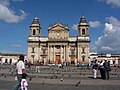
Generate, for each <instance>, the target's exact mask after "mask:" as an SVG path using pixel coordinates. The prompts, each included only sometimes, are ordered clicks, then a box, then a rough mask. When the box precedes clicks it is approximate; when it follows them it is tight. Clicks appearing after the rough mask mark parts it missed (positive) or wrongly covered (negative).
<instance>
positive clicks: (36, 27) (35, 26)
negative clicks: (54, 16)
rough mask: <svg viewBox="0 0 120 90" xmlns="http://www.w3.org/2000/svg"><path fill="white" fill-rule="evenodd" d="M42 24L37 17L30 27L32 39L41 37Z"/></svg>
mask: <svg viewBox="0 0 120 90" xmlns="http://www.w3.org/2000/svg"><path fill="white" fill-rule="evenodd" d="M40 29H41V27H40V24H39V19H38V17H35V18H34V20H33V22H32V24H31V26H30V37H40Z"/></svg>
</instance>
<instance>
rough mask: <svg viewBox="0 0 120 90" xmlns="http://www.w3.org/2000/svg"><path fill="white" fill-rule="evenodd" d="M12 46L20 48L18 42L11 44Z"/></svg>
mask: <svg viewBox="0 0 120 90" xmlns="http://www.w3.org/2000/svg"><path fill="white" fill-rule="evenodd" d="M11 46H12V47H17V48H21V47H22V46H21V45H20V44H11Z"/></svg>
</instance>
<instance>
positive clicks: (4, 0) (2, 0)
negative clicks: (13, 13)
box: [0, 0, 10, 6]
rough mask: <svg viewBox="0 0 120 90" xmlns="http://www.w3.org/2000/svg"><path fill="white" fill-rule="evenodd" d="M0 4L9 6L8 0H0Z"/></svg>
mask: <svg viewBox="0 0 120 90" xmlns="http://www.w3.org/2000/svg"><path fill="white" fill-rule="evenodd" d="M0 4H2V5H5V6H9V4H10V3H9V0H0Z"/></svg>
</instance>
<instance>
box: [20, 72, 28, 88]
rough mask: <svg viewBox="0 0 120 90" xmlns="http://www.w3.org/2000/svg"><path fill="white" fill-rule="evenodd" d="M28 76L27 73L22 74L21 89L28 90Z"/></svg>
mask: <svg viewBox="0 0 120 90" xmlns="http://www.w3.org/2000/svg"><path fill="white" fill-rule="evenodd" d="M26 76H27V74H26V73H23V74H22V80H21V90H28V88H27V86H28V83H27V80H26Z"/></svg>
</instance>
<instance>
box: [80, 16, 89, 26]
mask: <svg viewBox="0 0 120 90" xmlns="http://www.w3.org/2000/svg"><path fill="white" fill-rule="evenodd" d="M79 25H88V22H87V21H86V18H85V16H83V15H82V17H81V18H80V22H79Z"/></svg>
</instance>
